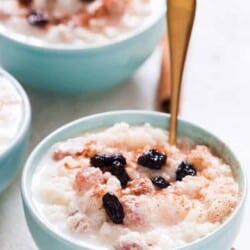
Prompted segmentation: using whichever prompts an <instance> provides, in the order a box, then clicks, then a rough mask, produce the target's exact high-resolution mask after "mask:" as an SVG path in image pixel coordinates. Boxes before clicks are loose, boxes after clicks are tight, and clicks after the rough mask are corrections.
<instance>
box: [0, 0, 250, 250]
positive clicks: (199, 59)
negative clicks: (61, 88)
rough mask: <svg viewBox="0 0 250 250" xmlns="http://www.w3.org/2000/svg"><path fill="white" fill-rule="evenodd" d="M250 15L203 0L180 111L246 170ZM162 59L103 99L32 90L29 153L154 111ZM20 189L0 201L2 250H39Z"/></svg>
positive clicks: (240, 2)
mask: <svg viewBox="0 0 250 250" xmlns="http://www.w3.org/2000/svg"><path fill="white" fill-rule="evenodd" d="M249 10H250V2H249V1H248V0H237V1H236V0H216V1H210V0H198V10H197V11H198V14H197V18H196V24H195V28H194V32H193V36H192V40H191V45H190V50H189V55H188V59H187V66H186V71H185V76H184V81H183V84H184V89H183V94H182V109H181V115H182V116H184V117H185V118H187V119H190V120H191V121H195V122H197V123H198V124H200V125H202V126H204V127H205V128H208V129H209V130H211V131H212V132H214V133H216V134H217V135H219V136H220V137H222V138H223V139H224V140H225V141H226V142H228V143H229V144H230V145H231V146H232V148H233V149H234V150H235V151H236V153H237V154H238V157H239V158H240V159H241V161H242V162H243V164H244V165H245V167H246V168H248V167H249V166H250V159H249V158H250V157H249V148H250V147H249V145H250V132H249V129H250V114H249V109H250V76H249V73H250V14H249ZM160 55H161V51H160V48H158V49H157V50H156V51H155V53H154V54H153V55H152V57H151V58H150V59H149V60H148V61H147V62H146V64H145V65H143V67H142V68H141V69H140V70H139V71H138V72H137V73H136V74H135V76H134V77H133V78H131V80H130V81H129V82H128V83H126V84H124V85H122V86H119V87H116V88H114V89H112V90H109V91H105V92H102V93H97V94H94V95H93V94H89V95H81V96H78V97H73V96H71V97H69V96H67V97H66V96H64V97H62V96H56V95H51V94H49V95H48V94H45V93H39V92H35V91H32V90H28V94H29V96H30V99H31V103H32V107H33V130H32V140H31V146H30V150H31V149H32V148H33V147H34V146H35V145H36V144H37V143H38V142H39V141H40V139H42V138H43V137H44V136H46V135H47V134H48V133H50V132H51V131H53V130H54V129H55V128H57V127H58V126H60V125H63V124H64V123H66V122H69V121H71V120H73V119H76V118H79V117H82V116H85V115H88V114H92V113H96V112H102V111H108V110H117V109H148V110H153V109H154V98H155V92H156V85H157V80H158V77H159V65H160ZM58 85H60V83H58ZM19 185H20V176H19V177H18V178H17V179H16V180H15V182H14V183H13V184H12V185H11V186H10V187H9V188H8V189H7V190H6V191H5V192H4V193H3V194H2V195H1V196H0V249H1V250H31V249H32V250H35V249H36V247H35V245H34V243H33V241H32V239H31V237H30V235H29V233H28V230H27V227H26V224H25V220H24V216H23V212H22V207H21V200H20V193H19ZM248 203H249V202H248ZM249 223H250V213H249V212H248V213H247V214H246V216H245V219H244V224H243V226H242V230H241V232H240V235H239V236H238V239H237V242H236V243H235V246H236V249H237V250H247V249H249V243H248V242H249V240H248V238H249V230H247V228H248V229H249Z"/></svg>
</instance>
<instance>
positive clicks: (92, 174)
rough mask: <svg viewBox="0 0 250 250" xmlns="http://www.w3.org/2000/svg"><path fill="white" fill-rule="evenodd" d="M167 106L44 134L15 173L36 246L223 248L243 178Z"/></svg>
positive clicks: (234, 226)
mask: <svg viewBox="0 0 250 250" xmlns="http://www.w3.org/2000/svg"><path fill="white" fill-rule="evenodd" d="M168 120H169V117H168V115H165V114H161V113H156V112H145V111H118V112H110V113H104V114H98V115H94V116H90V117H86V118H82V119H80V120H77V121H75V122H73V123H70V124H68V125H66V126H64V127H62V128H60V129H58V130H57V131H55V132H54V133H52V134H51V135H49V136H48V137H47V138H46V139H44V140H43V141H42V142H41V143H40V144H39V145H38V146H37V148H36V149H35V150H34V151H33V153H32V154H31V156H30V157H29V159H28V161H27V163H26V166H25V168H24V172H23V178H22V198H23V205H24V210H25V215H26V219H27V223H28V226H29V229H30V232H31V234H32V236H33V238H34V240H35V242H36V244H37V245H38V247H39V248H40V249H53V250H57V249H58V250H59V249H60V250H66V249H105V250H106V249H115V250H134V249H135V250H150V249H155V250H156V249H157V250H159V249H164V250H168V249H179V250H198V249H199V250H207V249H213V250H229V249H230V247H231V246H232V243H233V241H234V239H235V237H236V235H237V232H238V229H239V226H240V222H241V217H242V213H243V207H244V203H245V199H246V185H247V184H246V177H245V173H244V170H243V169H242V167H241V165H240V163H239V162H238V161H237V159H236V158H235V156H234V154H233V153H232V152H231V151H230V149H229V148H228V147H227V146H226V145H225V144H224V143H223V142H221V141H220V140H219V139H218V138H217V137H215V136H213V135H212V134H210V133H209V132H207V131H205V130H203V129H201V128H199V127H197V126H195V125H193V124H191V123H188V122H186V121H183V120H180V121H179V131H178V134H179V139H178V144H177V146H170V145H169V144H168V132H167V130H165V129H164V128H165V126H166V124H167V123H168Z"/></svg>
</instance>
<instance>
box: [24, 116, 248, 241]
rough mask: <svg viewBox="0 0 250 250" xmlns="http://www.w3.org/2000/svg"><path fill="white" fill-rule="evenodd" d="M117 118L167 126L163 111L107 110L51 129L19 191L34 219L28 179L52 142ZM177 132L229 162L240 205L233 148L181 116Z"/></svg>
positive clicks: (243, 191)
mask: <svg viewBox="0 0 250 250" xmlns="http://www.w3.org/2000/svg"><path fill="white" fill-rule="evenodd" d="M117 122H127V123H129V124H131V125H139V124H144V123H146V122H148V123H150V124H151V125H153V126H157V127H161V128H166V126H168V122H169V116H168V115H166V114H163V113H157V112H146V111H118V112H108V113H103V114H97V115H93V116H89V117H86V118H82V119H80V120H77V121H74V122H72V123H70V124H67V125H65V126H64V127H62V128H59V129H58V130H56V131H55V132H54V133H52V134H51V135H49V136H48V137H47V138H46V139H44V140H43V141H42V142H41V143H40V144H39V145H38V146H37V147H36V149H35V150H34V151H33V153H32V154H31V156H30V157H29V159H28V161H27V163H26V166H25V168H24V172H23V179H22V194H23V199H24V202H25V203H26V205H28V207H29V208H30V210H31V211H32V213H33V215H34V216H35V217H36V218H37V220H39V221H40V222H41V221H42V219H41V218H39V215H37V214H36V208H35V206H34V204H33V202H32V193H31V182H32V176H33V174H34V171H35V170H36V167H37V165H38V163H39V161H40V160H41V158H42V157H43V155H44V154H45V153H46V152H47V151H48V149H49V148H50V147H51V146H52V145H53V144H54V143H56V142H58V141H61V140H65V139H67V138H70V137H74V136H77V135H79V134H81V133H83V132H86V131H91V130H95V129H100V128H105V127H108V126H111V125H113V124H114V123H117ZM178 135H179V136H181V135H185V136H188V137H190V138H191V139H192V140H194V142H196V143H198V144H205V145H207V146H209V147H210V148H212V149H213V150H214V151H215V152H216V153H217V154H218V155H219V156H220V157H221V158H223V159H224V160H225V161H226V162H227V163H228V164H230V165H231V166H232V169H233V171H234V173H235V176H236V178H237V181H238V183H239V185H240V191H241V194H242V198H241V201H240V202H239V205H238V208H239V207H240V206H241V205H242V203H243V200H244V197H245V195H246V177H245V173H244V170H243V169H242V167H241V166H240V163H239V161H238V160H237V158H236V157H235V155H234V154H233V152H232V151H231V150H230V149H229V148H228V147H227V146H226V145H225V144H224V143H223V142H222V141H221V140H219V139H218V138H217V137H216V136H214V135H212V134H211V133H209V132H207V131H206V130H204V129H202V128H200V127H198V126H195V125H193V124H191V123H189V122H187V121H184V120H179V126H178ZM236 212H237V208H236V209H235V211H234V213H233V214H232V215H231V217H232V216H234V214H235V213H236ZM229 220H230V218H229ZM218 230H219V229H218ZM213 233H214V232H212V234H213ZM64 238H65V237H64Z"/></svg>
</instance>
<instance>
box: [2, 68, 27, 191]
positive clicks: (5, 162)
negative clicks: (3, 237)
mask: <svg viewBox="0 0 250 250" xmlns="http://www.w3.org/2000/svg"><path fill="white" fill-rule="evenodd" d="M0 75H1V76H3V77H5V78H6V79H8V80H9V82H10V84H12V85H13V86H14V87H15V88H16V90H17V91H18V93H19V95H20V96H21V98H22V101H23V116H22V121H21V124H20V128H19V131H18V133H17V134H16V135H15V137H14V138H13V140H12V141H11V143H10V145H9V147H8V148H7V149H6V150H5V151H3V152H1V153H0V193H1V192H2V191H3V190H4V189H5V188H7V186H8V185H9V184H10V183H11V182H12V181H13V179H14V178H15V176H16V175H17V173H18V171H19V170H20V168H21V166H22V164H23V160H24V156H25V153H26V150H27V147H28V142H29V134H30V122H31V108H30V102H29V99H28V96H27V95H26V93H25V91H24V89H23V88H22V87H21V85H20V84H19V83H18V82H17V81H16V80H15V79H14V78H13V77H12V76H11V75H9V74H8V73H7V72H5V71H4V70H2V69H1V68H0ZM0 84H1V83H0ZM0 108H1V107H0ZM6 133H7V131H6Z"/></svg>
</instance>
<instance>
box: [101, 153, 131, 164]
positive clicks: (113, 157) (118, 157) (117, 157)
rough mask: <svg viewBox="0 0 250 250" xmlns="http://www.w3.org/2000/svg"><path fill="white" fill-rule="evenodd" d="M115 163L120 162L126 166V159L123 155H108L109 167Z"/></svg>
mask: <svg viewBox="0 0 250 250" xmlns="http://www.w3.org/2000/svg"><path fill="white" fill-rule="evenodd" d="M114 161H119V162H121V163H122V164H123V165H126V163H127V162H126V159H125V157H124V156H123V155H122V154H113V155H106V163H107V165H111V164H112V163H113V162H114Z"/></svg>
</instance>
